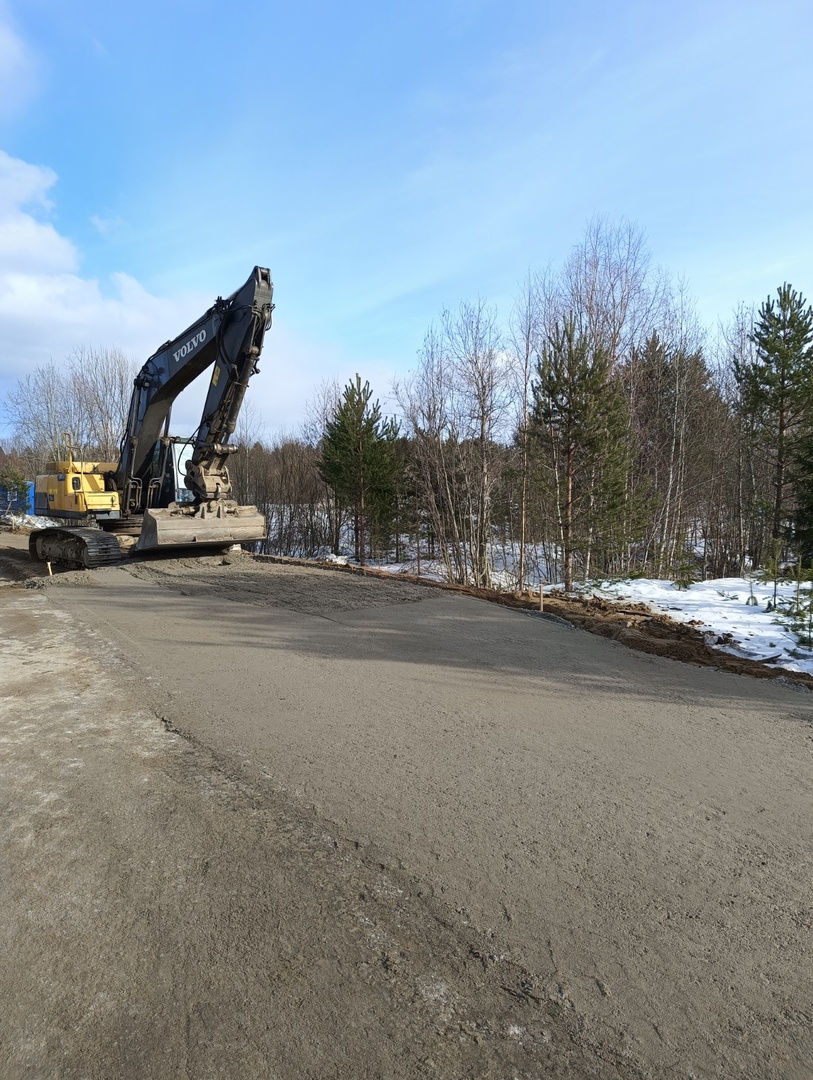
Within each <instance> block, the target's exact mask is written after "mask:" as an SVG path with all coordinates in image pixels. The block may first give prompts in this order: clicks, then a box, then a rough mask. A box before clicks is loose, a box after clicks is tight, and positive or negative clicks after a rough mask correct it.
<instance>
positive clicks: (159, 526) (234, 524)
mask: <svg viewBox="0 0 813 1080" xmlns="http://www.w3.org/2000/svg"><path fill="white" fill-rule="evenodd" d="M265 536H266V528H265V518H264V517H263V515H262V514H261V513H260V512H259V510H258V509H257V507H256V506H238V505H237V503H233V502H224V503H221V504H219V505H215V507H214V508H213V509H212V508H211V507H207V506H206V505H201V506H199V507H194V508H193V507H180V506H179V507H177V508H176V509H167V510H145V511H144V520H143V522H142V525H141V534H140V536H139V538H138V543H137V544H136V546H135V550H136V551H153V550H156V549H157V548H168V547H207V546H208V547H227V546H228V545H229V544H251V543H255V542H256V541H258V540H265Z"/></svg>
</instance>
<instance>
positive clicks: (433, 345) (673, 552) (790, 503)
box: [6, 218, 813, 589]
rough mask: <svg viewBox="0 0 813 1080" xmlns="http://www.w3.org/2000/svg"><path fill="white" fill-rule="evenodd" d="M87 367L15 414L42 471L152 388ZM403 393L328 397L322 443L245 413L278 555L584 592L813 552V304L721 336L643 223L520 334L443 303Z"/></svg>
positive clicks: (583, 248)
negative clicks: (663, 264)
mask: <svg viewBox="0 0 813 1080" xmlns="http://www.w3.org/2000/svg"><path fill="white" fill-rule="evenodd" d="M116 355H117V354H111V356H116ZM86 359H87V355H86V354H83V355H82V357H75V358H74V363H73V365H69V367H68V369H67V372H66V373H63V374H59V373H57V372H54V371H52V372H49V373H47V375H45V374H43V373H42V372H39V371H38V372H35V373H34V374H33V375H32V376H30V377H29V380H28V382H23V383H21V384H20V385H19V386H18V388H17V391H16V393H15V394H12V395H11V396H10V398H9V400H8V401H7V403H6V412H7V415H8V416H9V417H10V419H11V420H12V422H13V423H14V426H15V431H16V437H15V439H14V441H13V446H12V447H11V449H12V452H13V453H14V454H16V455H17V459H19V461H21V462H24V463H25V464H26V466H27V467H28V466H30V465H31V464H32V463H33V462H34V460H35V459H36V458H37V455H38V454H41V453H43V452H44V446H45V443H46V442H47V440H48V439H49V438H50V439H51V440H53V439H54V438H57V439H58V438H59V436H58V435H56V432H57V430H58V429H59V428H65V427H73V428H74V430H75V428H76V424H84V425H85V428H84V430H85V431H86V432H87V437H86V439H85V441H86V443H87V445H92V446H96V447H98V448H99V450H100V451H101V450H102V448H104V449H106V450H107V449H109V448H110V447H111V442H110V440H111V438H113V435H112V434H111V431H112V429H110V430H108V428H110V425H111V424H112V426H113V428H115V433H116V437H117V436H118V432H119V431H120V430H121V426H122V425H123V419H121V423H120V424H119V420H120V417H118V416H116V415H115V410H113V409H111V408H106V409H104V410H103V413H104V417H105V422H106V423H107V424H108V428H105V427H104V425H103V424H102V423H101V421H100V420H99V419H98V417H97V410H96V409H95V408H94V402H96V401H98V400H100V399H101V400H109V399H110V398H111V397H112V399H113V400H114V401H115V402H120V401H121V400H122V396H123V399H124V401H125V402H126V399H127V398H129V387H127V390H126V394H125V393H124V391H123V390H122V378H123V376H122V377H119V376H118V375H116V377H113V376H114V374H115V373H116V372H118V373H119V374H120V366H119V367H116V365H115V364H112V365H106V364H104V363H102V364H101V368H102V369H106V368H107V367H112V368H114V369H115V371H111V372H110V378H109V379H107V380H106V379H105V378H104V377H103V376H102V372H101V371H100V370H98V369H97V367H96V366H94V365H92V364H91V365H88V364H87V363H86V362H85V361H86ZM119 359H120V358H119ZM79 361H81V362H79ZM94 372H95V376H94ZM58 374H59V377H60V378H63V379H64V378H73V379H74V381H77V380H78V379H79V378H80V376H81V377H82V378H86V379H90V382H91V383H92V384H93V385H91V386H90V387H89V388H88V390H87V392H83V393H79V394H77V393H76V387H75V386H74V393H73V394H72V396H71V400H72V402H73V407H74V408H76V409H77V410H78V412H79V413H80V414H81V415H78V416H77V417H76V418H65V419H64V420H63V418H62V417H61V416H60V417H59V418H58V420H57V417H56V416H52V415H51V412H50V411H49V409H50V405H49V404H48V403H49V402H50V401H51V399H52V398H54V395H53V394H52V393H50V387H51V385H52V384H54V383H55V380H56V377H57V375H58ZM34 382H37V386H34V385H33V383H34ZM45 384H47V385H48V387H49V393H47V394H43V393H42V390H43V387H44V385H45ZM124 384H125V385H126V384H127V379H124ZM59 397H60V399H61V400H63V401H64V400H65V398H64V397H63V396H62V395H61V394H60V395H59ZM35 399H36V401H39V402H41V404H40V405H39V406H38V408H39V411H40V413H42V415H40V416H38V417H37V418H36V419H35V420H34V421H33V422H32V421H31V419H30V416H31V410H32V401H34V400H35ZM392 401H393V403H394V411H395V412H396V414H397V418H396V417H387V416H384V415H383V412H382V407H381V404H380V401H379V400H377V399H374V395H373V391H372V389H371V388H370V386H369V383H367V382H362V378H361V376H360V375H358V376H356V378H355V379H354V380H352V381H351V382H350V383H349V384H348V385H347V386H346V387H344V388H339V387H338V386H336V385H335V384H327V385H323V386H322V387H321V388H320V389H319V390H318V391H317V392H316V394H315V395H314V398H313V400H312V402H311V403H310V406H309V416H308V421H307V423H306V424H305V425H304V426H303V429H302V430H301V431H300V432H298V433H297V434H295V435H291V436H288V437H284V438H278V439H277V440H275V441H274V442H270V443H269V442H268V441H267V440H264V439H263V438H262V437H260V436H259V434H258V432H257V430H256V423H255V422H254V418H253V417H252V415H251V409H250V407H249V408H248V410H244V414H243V420H242V422H241V426H240V428H239V429H238V435H239V437H240V443H241V448H240V450H239V452H238V453H237V454H236V455H235V456H234V458H233V460H232V465H231V473H232V479H233V482H234V487H235V493H236V495H237V497H238V499H239V500H240V501H241V502H246V503H251V504H254V505H257V506H258V508H259V509H260V510H261V511H262V512H264V513H265V514H266V516H267V519H268V522H269V532H268V538H267V540H266V545H265V548H266V550H267V551H269V552H273V553H277V554H289V555H300V556H304V557H315V556H319V555H324V554H325V553H326V552H328V551H331V550H332V551H335V552H338V551H339V550H340V549H342V548H343V546H345V545H349V550H348V553H349V554H351V555H352V556H354V557H355V558H356V559H357V560H358V561H359V562H362V563H363V562H365V561H367V560H370V559H387V560H396V561H406V560H410V561H411V562H413V563H417V564H418V566H417V567H416V568H417V569H419V568H420V563H421V561H422V560H424V561H426V560H432V561H433V563H434V564H436V565H437V566H440V567H441V568H442V569H443V572H444V573H445V575H446V576H447V577H448V578H449V579H450V580H452V581H456V582H461V583H462V582H471V583H474V584H476V585H478V586H481V587H484V588H488V587H490V586H492V585H493V584H495V583H501V584H502V583H506V584H511V585H513V586H514V587H516V586H521V585H522V584H523V583H524V582H526V581H529V580H538V579H539V578H542V579H544V580H555V581H561V582H563V583H564V585H565V587H566V588H567V589H571V588H572V587H573V584H574V582H575V581H577V580H581V579H589V578H596V577H607V576H611V577H618V576H628V575H630V574H647V575H651V576H657V577H670V576H671V577H677V576H698V577H724V576H729V575H736V576H739V575H741V574H743V573H744V572H746V571H748V570H749V569H752V568H755V567H757V566H760V565H763V564H765V563H766V562H769V561H773V562H774V563H776V562H777V561H781V560H783V559H791V558H792V559H799V558H801V559H802V560H805V561H809V560H810V558H811V554H813V482H812V481H813V310H812V309H811V307H810V306H809V305H808V304H807V302H806V301H805V299H804V297H803V296H802V295H801V293H799V292H797V291H796V290H795V289H794V288H793V287H792V286H791V285H789V284H787V283H784V284H782V285H780V286H779V287H778V289H777V291H776V294H775V295H773V296H771V297H768V298H767V299H765V300H764V301H763V303H762V304H761V306H759V307H758V308H757V309H754V308H751V307H747V306H745V305H743V306H742V307H740V308H739V309H738V310H737V311H736V312H735V313H734V314H733V316H732V318H731V320H730V322H729V323H728V324H727V325H726V326H722V327H719V328H717V330H716V332H715V333H709V332H708V331H707V330H705V329H704V328H703V327H702V326H701V325H700V322H699V319H698V317H697V315H696V312H695V309H694V305H693V303H692V301H691V299H690V298H689V296H688V294H687V291H686V289H685V286H684V285H683V284H682V283H681V282H675V281H673V280H672V279H671V278H670V276H669V275H668V274H666V273H664V272H663V271H661V270H659V269H657V268H655V267H653V266H652V264H651V260H650V256H649V253H648V250H647V247H646V243H645V240H644V237H643V235H642V233H641V231H640V230H639V229H638V228H637V227H636V226H634V225H632V224H630V223H627V222H622V223H620V224H613V223H611V222H609V221H607V220H606V219H602V218H596V219H594V220H593V221H592V222H591V223H590V224H589V226H588V228H587V229H586V232H585V235H584V237H583V239H582V241H581V242H580V243H579V244H577V245H576V246H575V247H574V249H573V251H572V252H571V254H570V256H569V257H568V259H567V260H566V261H565V263H564V264H563V265H562V266H561V267H560V268H558V269H553V268H547V269H544V270H541V271H537V272H530V273H528V274H527V276H526V277H525V279H524V280H523V281H522V283H521V285H520V287H519V288H518V290H517V294H516V296H515V298H514V302H513V305H512V308H511V311H510V313H509V314H508V317H507V318H506V319H505V320H504V321H501V320H500V318H499V316H498V313H497V311H496V309H495V308H494V307H493V306H492V305H490V304H488V303H487V302H486V301H484V300H482V299H480V298H477V299H474V300H467V301H464V302H462V303H461V304H460V305H459V306H458V307H457V308H456V309H455V310H445V311H442V312H441V313H440V315H439V317H438V319H437V320H436V321H435V322H434V323H433V324H432V325H431V326H430V327H429V328H428V329H427V331H426V334H425V337H424V340H423V343H422V346H421V348H420V350H419V353H418V356H417V361H416V364H415V367H414V369H413V370H412V371H411V372H410V373H409V374H408V375H407V376H406V377H405V378H403V379H402V380H400V381H398V382H397V383H396V384H395V385H394V386H393V387H392ZM124 408H125V410H126V404H125V406H124ZM57 411H58V410H57ZM34 412H37V407H35V408H34ZM46 413H47V415H45V414H46ZM94 417H96V419H94ZM117 424H119V426H116V425H117ZM47 453H48V454H49V455H51V456H52V448H51V447H49V448H48V451H47ZM115 456H116V455H115V454H114V455H113V458H115ZM348 538H349V539H348ZM498 574H499V576H498Z"/></svg>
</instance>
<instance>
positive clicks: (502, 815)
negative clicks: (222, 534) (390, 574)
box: [0, 556, 813, 1080]
mask: <svg viewBox="0 0 813 1080" xmlns="http://www.w3.org/2000/svg"><path fill="white" fill-rule="evenodd" d="M0 622H1V623H2V626H0V630H1V631H2V637H0V640H1V641H2V643H3V644H2V646H0V656H2V664H3V668H2V672H3V682H2V691H1V692H2V695H3V696H2V703H3V705H2V708H3V727H4V730H3V733H2V734H3V749H4V753H5V757H6V762H7V764H6V765H4V767H3V768H4V777H3V782H2V793H3V795H2V798H3V809H4V817H3V823H4V824H3V836H4V852H5V855H4V860H5V862H6V865H7V866H8V867H10V868H11V869H12V871H13V873H11V874H4V876H3V882H2V885H0V890H2V891H0V900H1V901H2V910H3V916H2V920H1V921H2V938H1V939H0V940H2V946H3V951H4V953H5V956H4V958H3V959H4V962H3V968H2V974H0V1040H2V1042H0V1048H2V1049H0V1053H2V1055H3V1056H2V1059H0V1060H2V1062H3V1070H0V1073H2V1075H3V1076H6V1075H8V1076H9V1077H10V1078H17V1077H26V1078H27V1077H37V1078H40V1077H43V1078H45V1077H52V1076H53V1077H92V1078H97V1077H99V1078H101V1077H111V1078H112V1077H122V1078H125V1080H130V1078H135V1077H139V1078H140V1077H165V1076H166V1077H176V1076H181V1077H183V1076H188V1077H194V1078H196V1080H197V1078H200V1077H209V1076H212V1077H214V1076H226V1077H235V1078H236V1077H254V1076H257V1077H260V1076H262V1077H265V1076H270V1077H281V1078H282V1077H285V1078H287V1077H290V1076H297V1077H311V1076H312V1077H320V1078H321V1077H329V1076H342V1077H378V1076H381V1077H388V1078H389V1077H392V1078H400V1077H404V1078H407V1077H422V1076H426V1077H430V1076H431V1077H438V1078H443V1080H446V1078H449V1080H451V1078H457V1077H465V1076H472V1077H492V1076H493V1077H528V1078H530V1077H535V1076H543V1075H544V1076H573V1077H594V1076H596V1077H640V1076H650V1077H684V1078H688V1077H692V1076H694V1077H697V1078H699V1077H721V1076H722V1077H732V1078H733V1077H753V1078H755V1080H756V1078H760V1080H762V1078H770V1077H776V1078H779V1077H782V1078H785V1077H789V1078H798V1080H801V1078H808V1077H811V1076H813V1065H812V1064H811V1063H813V1037H812V1036H811V1029H812V1027H813V958H811V953H810V937H811V928H813V912H812V911H811V883H813V840H812V839H811V834H813V828H812V827H811V822H812V820H813V818H812V816H811V795H812V794H813V760H811V758H812V752H813V727H812V726H811V721H812V720H813V698H811V696H810V694H809V693H807V692H805V691H803V690H799V689H794V688H791V687H788V686H784V685H780V684H777V683H776V682H774V681H760V682H756V681H753V680H749V679H745V678H743V677H740V676H733V675H726V674H722V673H720V672H715V671H713V670H710V669H699V668H694V667H688V666H683V665H680V664H677V663H675V662H672V661H669V660H664V659H661V658H659V657H654V656H649V655H644V654H641V653H635V652H630V651H628V650H626V649H624V648H623V647H622V646H620V645H618V644H616V643H614V642H611V641H606V640H602V639H599V638H595V637H592V636H590V635H587V634H585V633H583V632H581V631H578V630H574V629H571V628H569V627H567V626H565V625H562V624H560V623H557V622H555V621H552V620H546V619H542V618H540V617H538V616H532V615H527V614H522V613H517V612H513V611H509V610H505V609H502V608H499V607H496V606H492V605H489V604H486V603H485V602H483V601H479V600H475V599H471V598H467V597H462V596H457V595H454V594H449V593H444V592H441V591H438V590H435V589H429V588H425V587H422V586H419V585H414V584H411V583H404V582H399V581H392V582H379V581H368V580H364V579H358V578H353V577H349V576H345V575H340V574H335V573H330V572H328V571H322V570H317V569H308V568H302V567H290V566H268V565H260V564H258V563H256V562H253V561H252V560H250V559H248V558H243V557H240V556H236V557H234V558H231V559H230V560H227V561H224V560H223V559H221V558H219V557H213V558H206V559H203V560H196V561H189V560H166V561H161V562H158V561H155V562H149V563H148V562H142V563H137V564H132V565H128V566H127V567H126V568H124V569H119V568H117V569H111V570H105V571H97V572H95V573H94V574H65V575H60V576H58V577H56V578H54V579H52V580H51V581H50V582H49V583H48V584H47V587H45V588H42V589H24V588H21V587H8V588H6V589H3V590H0Z"/></svg>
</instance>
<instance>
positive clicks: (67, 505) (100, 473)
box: [34, 456, 121, 521]
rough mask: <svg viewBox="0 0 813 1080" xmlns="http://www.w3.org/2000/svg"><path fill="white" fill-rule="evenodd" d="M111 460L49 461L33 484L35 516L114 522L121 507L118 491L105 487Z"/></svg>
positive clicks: (113, 466)
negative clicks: (109, 520)
mask: <svg viewBox="0 0 813 1080" xmlns="http://www.w3.org/2000/svg"><path fill="white" fill-rule="evenodd" d="M115 468H116V463H115V462H110V461H74V460H73V457H72V456H71V457H69V458H68V459H67V460H65V461H52V462H50V463H49V464H48V465H47V466H46V472H44V473H42V474H41V475H40V476H38V477H37V478H36V480H35V482H34V513H35V514H38V515H40V516H41V517H49V516H50V517H58V518H60V519H61V520H66V519H67V520H76V521H78V520H80V519H84V518H88V517H92V518H95V519H97V520H98V519H104V518H109V519H111V520H115V519H116V518H118V517H119V516H120V513H121V507H120V504H119V494H118V492H117V491H115V490H113V491H110V490H108V489H107V488H106V487H105V478H104V473H105V472H111V471H112V470H113V469H115Z"/></svg>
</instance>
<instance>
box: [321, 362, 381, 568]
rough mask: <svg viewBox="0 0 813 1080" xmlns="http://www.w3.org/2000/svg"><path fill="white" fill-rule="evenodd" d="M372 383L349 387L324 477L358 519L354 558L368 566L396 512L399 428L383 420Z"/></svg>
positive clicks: (324, 452)
mask: <svg viewBox="0 0 813 1080" xmlns="http://www.w3.org/2000/svg"><path fill="white" fill-rule="evenodd" d="M372 396H373V392H372V390H371V389H370V384H369V382H365V383H364V385H363V386H362V384H361V377H360V376H359V375H356V379H355V382H349V383H348V384H347V386H346V387H345V389H344V393H343V395H342V398H341V400H340V402H339V404H338V406H337V407H336V410H335V412H334V414H333V416H332V417H331V418H330V419H329V420H328V422H327V424H326V426H325V431H324V435H323V437H322V445H321V456H320V461H319V473H320V475H321V477H322V479H323V480H324V482H325V483H326V484H327V486H328V487H329V488H330V490H331V491H332V492H333V494H334V497H335V499H336V501H337V503H339V504H341V505H343V506H346V507H347V508H348V509H349V510H350V512H351V514H352V517H353V527H354V537H355V555H356V559H357V560H358V561H359V563H361V564H362V565H364V562H365V558H366V550H367V545H368V542H369V541H371V539H372V536H373V535H374V534H379V535H380V533H381V532H382V530H386V528H387V526H388V525H389V523H390V522H391V519H392V516H393V514H394V508H395V483H396V474H397V469H398V458H397V454H396V441H397V438H398V425H397V424H396V423H395V421H393V420H384V419H383V417H382V415H381V405H380V404H379V402H378V401H375V402H373V401H372Z"/></svg>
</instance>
